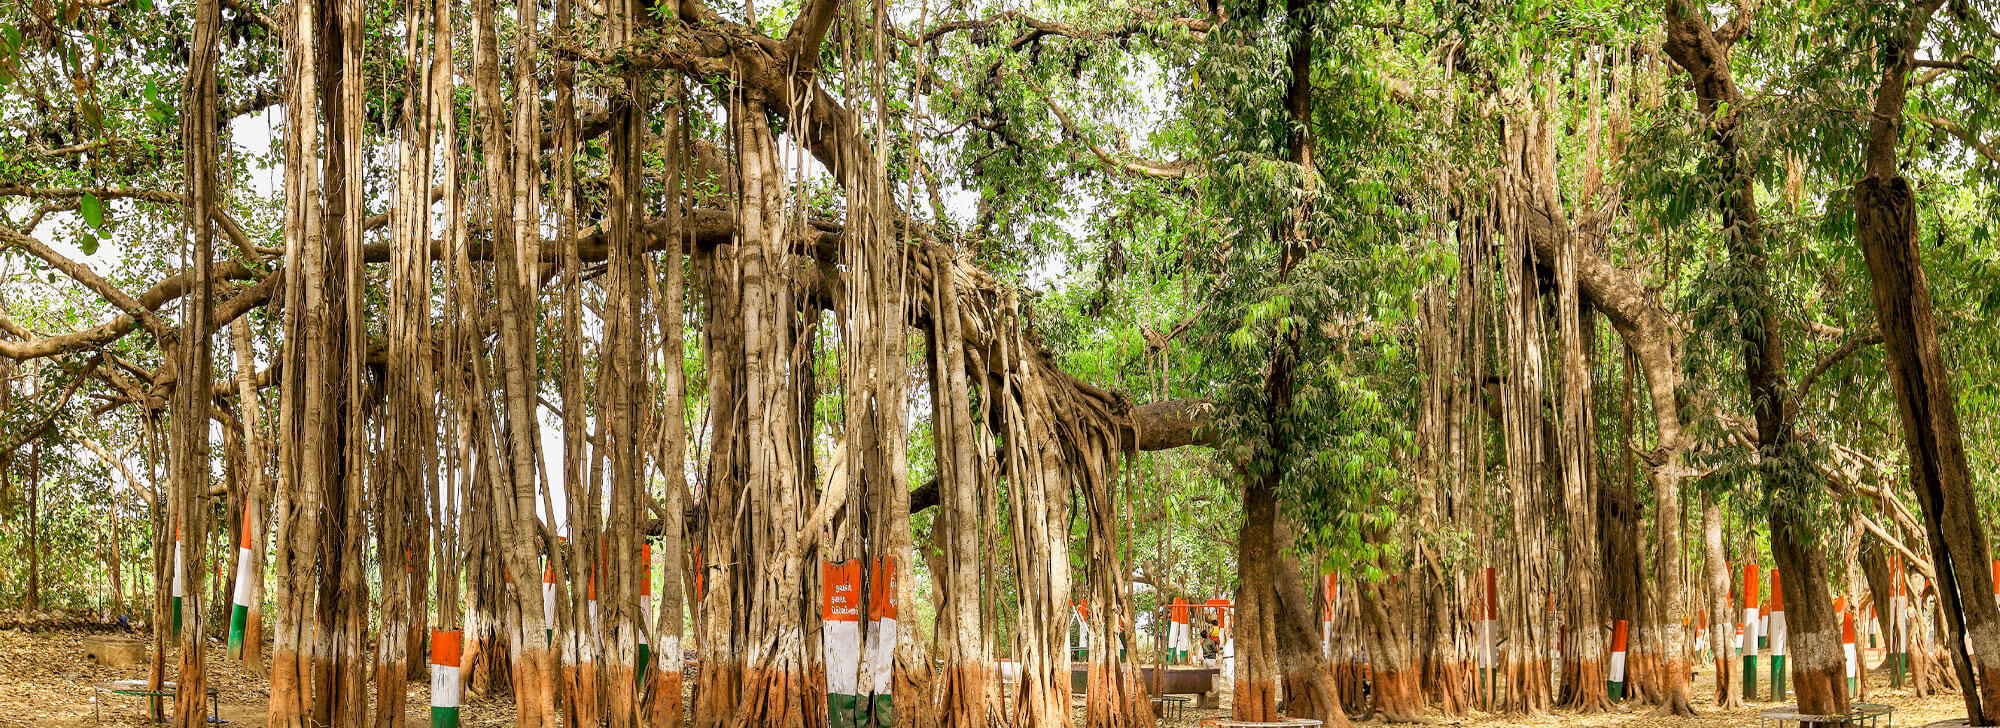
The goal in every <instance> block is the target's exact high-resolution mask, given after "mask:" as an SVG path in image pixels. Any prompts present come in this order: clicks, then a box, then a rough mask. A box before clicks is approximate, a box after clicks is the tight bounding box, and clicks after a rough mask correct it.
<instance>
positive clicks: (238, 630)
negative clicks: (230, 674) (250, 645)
mask: <svg viewBox="0 0 2000 728" xmlns="http://www.w3.org/2000/svg"><path fill="white" fill-rule="evenodd" d="M249 623H250V605H247V604H232V605H230V606H229V659H232V660H241V659H243V628H244V626H246V625H248V624H249Z"/></svg>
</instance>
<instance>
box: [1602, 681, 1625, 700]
mask: <svg viewBox="0 0 2000 728" xmlns="http://www.w3.org/2000/svg"><path fill="white" fill-rule="evenodd" d="M1605 692H1608V693H1610V694H1611V702H1614V703H1617V702H1623V701H1624V700H1625V683H1622V682H1611V683H1607V684H1606V685H1605Z"/></svg>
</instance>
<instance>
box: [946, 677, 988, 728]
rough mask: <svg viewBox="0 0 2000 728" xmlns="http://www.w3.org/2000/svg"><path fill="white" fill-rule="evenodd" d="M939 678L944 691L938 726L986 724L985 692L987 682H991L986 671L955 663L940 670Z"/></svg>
mask: <svg viewBox="0 0 2000 728" xmlns="http://www.w3.org/2000/svg"><path fill="white" fill-rule="evenodd" d="M938 679H939V680H940V681H941V682H942V685H941V687H942V688H943V690H944V693H943V698H942V699H941V700H940V701H939V708H938V709H939V713H940V714H939V715H938V725H944V726H967V727H976V726H983V725H986V712H987V711H986V700H985V690H986V686H987V685H988V682H987V681H988V680H990V679H992V675H991V671H990V669H989V668H987V667H986V666H984V665H977V664H971V663H965V662H956V661H954V662H951V663H947V664H945V665H944V666H943V667H942V668H941V669H940V670H939V672H938Z"/></svg>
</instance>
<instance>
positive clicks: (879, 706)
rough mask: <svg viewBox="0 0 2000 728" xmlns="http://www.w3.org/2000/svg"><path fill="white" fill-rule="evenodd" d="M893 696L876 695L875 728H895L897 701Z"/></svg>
mask: <svg viewBox="0 0 2000 728" xmlns="http://www.w3.org/2000/svg"><path fill="white" fill-rule="evenodd" d="M892 697H893V696H889V695H877V696H875V722H874V723H873V726H874V728H895V725H896V710H895V701H894V700H892V699H891V698H892Z"/></svg>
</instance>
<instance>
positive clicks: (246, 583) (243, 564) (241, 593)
mask: <svg viewBox="0 0 2000 728" xmlns="http://www.w3.org/2000/svg"><path fill="white" fill-rule="evenodd" d="M255 598H256V595H254V594H251V593H250V549H248V548H238V549H236V589H235V590H234V591H233V592H232V593H231V596H230V599H229V603H231V604H235V605H239V606H243V607H248V606H250V602H251V600H253V599H255Z"/></svg>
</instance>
